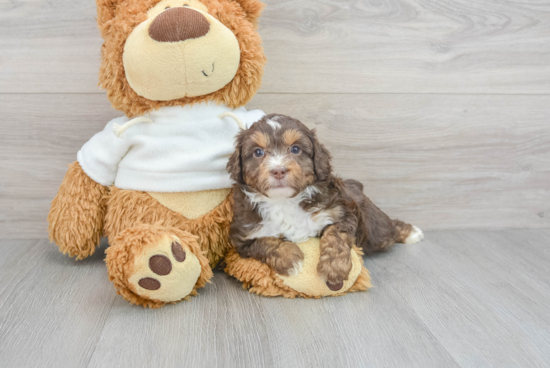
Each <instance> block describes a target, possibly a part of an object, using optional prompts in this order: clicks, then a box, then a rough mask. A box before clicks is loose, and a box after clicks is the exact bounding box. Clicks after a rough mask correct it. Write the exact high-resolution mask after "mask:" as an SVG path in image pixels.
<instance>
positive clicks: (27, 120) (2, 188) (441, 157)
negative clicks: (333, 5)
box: [0, 94, 550, 238]
mask: <svg viewBox="0 0 550 368" xmlns="http://www.w3.org/2000/svg"><path fill="white" fill-rule="evenodd" d="M0 106H3V121H2V125H1V127H2V134H0V170H1V173H0V233H1V234H2V235H3V236H4V237H12V238H29V237H37V238H40V237H45V236H47V234H46V228H47V223H46V216H47V213H48V210H49V203H50V201H51V200H52V199H53V197H54V196H55V194H56V192H57V188H58V187H59V185H60V183H61V180H62V178H63V176H64V174H65V172H66V170H67V166H66V165H67V164H68V163H70V162H72V161H74V160H75V159H76V153H77V152H78V150H79V149H80V147H81V146H82V145H83V144H84V143H85V142H86V141H87V140H88V139H89V138H90V137H92V136H93V135H94V134H95V133H96V132H98V131H100V130H102V129H103V127H104V125H105V124H106V123H107V121H108V120H110V119H112V118H114V117H116V116H119V115H120V113H118V112H117V111H114V110H112V109H111V108H110V107H109V103H108V101H107V100H106V98H105V96H103V95H96V94H90V95H82V94H78V95H48V94H46V95H1V96H0ZM549 106H550V100H549V98H548V97H546V96H468V95H466V96H461V95H309V94H306V95H258V96H257V97H256V98H255V99H254V100H253V101H252V102H251V103H250V105H249V107H250V108H262V109H264V110H265V111H266V112H284V113H285V114H288V115H291V116H294V117H296V118H298V119H300V120H302V121H303V122H304V123H305V124H307V125H308V126H310V127H315V128H317V130H318V132H319V136H320V139H321V140H322V141H323V142H325V143H326V144H327V146H328V147H329V149H330V150H331V152H332V153H333V155H334V163H335V168H336V171H337V172H338V173H340V174H341V175H342V176H344V177H352V178H355V179H358V180H360V181H362V182H363V183H364V184H365V187H366V189H365V192H366V194H367V195H368V196H369V197H370V198H371V199H373V200H374V201H375V203H377V204H378V205H379V206H380V207H381V208H382V209H383V210H385V211H386V212H387V213H388V214H390V215H391V216H393V217H399V218H401V219H403V220H406V221H409V222H412V223H414V224H416V225H417V226H420V227H421V228H424V229H441V228H464V227H471V228H486V227H491V228H505V227H515V228H520V227H533V228H537V227H549V226H550V185H548V183H550V129H548V121H550V108H549Z"/></svg>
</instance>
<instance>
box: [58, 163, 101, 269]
mask: <svg viewBox="0 0 550 368" xmlns="http://www.w3.org/2000/svg"><path fill="white" fill-rule="evenodd" d="M108 190H109V189H108V188H107V187H105V186H103V185H101V184H98V183H96V182H95V181H93V180H92V179H91V178H90V177H89V176H88V175H86V173H85V172H84V171H83V170H82V168H81V166H80V164H79V163H78V162H77V161H75V162H74V163H72V164H70V165H69V170H68V171H67V173H66V174H65V177H64V178H63V182H62V183H61V186H60V187H59V190H58V192H57V195H56V196H55V198H54V199H53V201H52V203H51V207H50V212H49V214H48V223H49V225H48V232H49V237H50V241H53V242H55V243H56V244H57V246H58V247H59V249H60V251H61V252H63V253H64V254H65V253H67V254H69V256H71V257H76V259H77V260H80V259H83V258H86V257H88V256H90V255H92V254H93V253H94V252H95V249H96V247H97V246H98V245H99V243H100V241H101V237H102V236H103V224H104V219H105V212H106V197H107V194H108Z"/></svg>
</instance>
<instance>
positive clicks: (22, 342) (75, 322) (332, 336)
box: [0, 229, 550, 367]
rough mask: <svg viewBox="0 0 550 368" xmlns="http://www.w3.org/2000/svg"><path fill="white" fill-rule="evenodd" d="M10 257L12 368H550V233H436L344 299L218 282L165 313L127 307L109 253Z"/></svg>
mask: <svg viewBox="0 0 550 368" xmlns="http://www.w3.org/2000/svg"><path fill="white" fill-rule="evenodd" d="M0 249H1V250H2V257H0V362H1V364H0V365H1V366H2V367H31V366H32V367H151V366H157V367H181V366H191V367H196V366H204V367H364V366H369V367H544V366H550V308H549V306H550V230H544V229H539V230H535V229H532V230H498V231H487V230H452V231H449V230H447V231H429V232H427V234H426V239H425V241H423V242H422V243H420V244H418V245H398V246H396V247H395V248H394V249H393V250H391V251H390V252H388V253H384V254H378V255H375V256H372V257H370V258H365V263H366V266H367V268H368V269H369V270H370V272H371V275H372V279H373V284H374V285H375V287H374V288H373V289H371V290H370V291H369V292H367V293H356V294H352V295H347V296H345V297H339V298H326V299H322V300H303V299H297V300H287V299H283V298H264V297H259V296H256V295H252V294H249V293H247V292H246V291H244V290H242V288H241V286H240V284H239V283H238V282H237V281H235V280H234V279H232V278H230V277H228V276H227V275H225V274H224V273H223V272H220V271H218V272H216V274H215V278H214V283H213V284H211V285H208V286H207V287H206V288H205V289H203V291H202V292H201V295H200V296H199V297H197V298H194V299H193V300H192V301H191V302H184V303H180V304H177V305H172V306H167V307H165V308H162V309H159V310H145V309H142V308H141V307H136V306H131V305H129V304H128V303H126V302H125V301H124V300H123V299H122V298H120V297H119V296H117V295H116V294H115V292H114V289H113V287H112V286H111V284H110V283H109V281H108V279H107V275H106V268H105V264H104V263H103V261H102V258H103V256H104V253H103V251H102V250H100V251H99V252H98V253H97V254H96V255H94V256H93V257H91V258H90V259H87V260H84V261H82V262H75V261H73V260H72V259H70V258H68V257H66V256H63V255H62V254H60V253H58V251H57V249H56V248H55V247H54V246H53V245H51V244H49V243H48V242H47V241H45V240H1V241H0ZM102 249H104V248H102Z"/></svg>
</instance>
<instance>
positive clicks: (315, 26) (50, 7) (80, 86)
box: [0, 0, 550, 94]
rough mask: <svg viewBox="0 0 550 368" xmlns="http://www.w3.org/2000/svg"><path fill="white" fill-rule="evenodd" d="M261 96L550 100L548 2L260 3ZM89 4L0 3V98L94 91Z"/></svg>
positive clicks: (94, 33)
mask: <svg viewBox="0 0 550 368" xmlns="http://www.w3.org/2000/svg"><path fill="white" fill-rule="evenodd" d="M265 3H266V4H267V7H266V9H265V12H264V16H263V18H262V20H261V27H260V34H261V35H262V37H263V40H264V45H265V50H266V54H267V57H268V60H269V63H268V65H267V69H266V75H265V79H264V86H263V89H262V91H261V92H262V93H266V92H269V93H289V92H292V93H312V92H317V93H434V92H438V93H504V94H511V93H522V94H548V93H550V4H549V3H548V2H546V1H538V0H532V1H512V0H507V1H500V0H486V1H481V2H480V1H475V0H439V1H426V0H376V1H366V0H322V1H319V0H304V1H295V0H265ZM95 15H96V13H95V3H94V1H92V0H56V1H48V0H25V1H9V0H1V1H0V34H1V35H2V36H1V37H0V50H2V53H1V54H0V93H52V92H53V93H84V92H88V93H98V92H99V90H98V88H97V87H96V85H97V73H98V68H99V48H100V45H101V39H100V36H99V31H98V30H97V28H96V23H95Z"/></svg>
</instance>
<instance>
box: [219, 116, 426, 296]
mask: <svg viewBox="0 0 550 368" xmlns="http://www.w3.org/2000/svg"><path fill="white" fill-rule="evenodd" d="M330 160H331V156H330V153H329V152H328V151H327V149H326V148H325V147H324V146H323V145H322V144H321V143H320V142H319V141H318V140H317V137H316V135H315V132H314V131H312V130H309V129H308V128H307V127H306V126H305V125H303V124H302V123H301V122H299V121H298V120H296V119H293V118H291V117H288V116H284V115H279V114H271V115H267V116H265V117H264V118H263V119H261V120H260V121H258V122H256V123H254V124H253V125H252V127H250V129H248V130H243V131H241V132H240V133H239V135H238V136H237V144H236V150H235V152H234V153H233V155H232V156H231V158H230V159H229V162H228V164H227V171H228V172H229V174H230V176H231V179H232V180H233V181H234V182H235V184H234V190H233V199H234V205H233V206H234V215H233V216H234V217H233V223H232V224H231V229H230V234H229V237H230V240H231V241H232V243H233V245H234V246H235V248H236V250H237V252H238V253H239V255H240V256H241V257H244V258H249V257H252V258H255V259H257V260H259V261H262V262H264V263H266V264H268V265H269V266H270V267H271V268H272V269H273V270H275V272H277V273H278V274H280V275H285V276H288V275H296V274H297V273H298V272H300V269H301V265H302V261H303V259H304V255H303V253H302V251H301V250H300V248H298V246H297V245H296V243H299V242H303V241H306V240H307V239H308V238H309V237H319V236H320V237H321V241H320V244H321V245H320V246H321V258H320V260H319V265H318V267H317V272H318V274H319V276H321V277H322V278H323V280H324V281H326V283H327V285H328V287H329V288H331V289H332V290H339V289H340V288H341V287H342V285H343V281H344V280H346V279H347V277H348V274H349V273H350V270H351V266H352V262H351V249H352V245H353V244H356V245H357V246H358V247H362V248H363V250H364V251H365V253H372V252H375V251H380V250H384V249H387V248H389V247H391V246H392V245H393V244H394V243H395V242H400V243H403V242H404V243H416V242H418V241H420V240H421V239H422V238H423V234H422V231H421V230H420V229H419V228H417V227H415V226H412V225H410V224H406V223H404V222H401V221H399V220H391V219H390V218H389V217H388V216H387V215H386V214H385V213H384V212H382V211H381V210H380V209H379V208H378V207H376V206H375V205H374V204H373V203H372V202H371V201H370V200H369V199H368V198H367V197H366V196H365V195H364V194H363V185H362V184H361V183H360V182H358V181H356V180H351V179H349V180H342V179H341V178H339V177H337V176H335V175H333V174H332V168H331V164H330Z"/></svg>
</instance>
